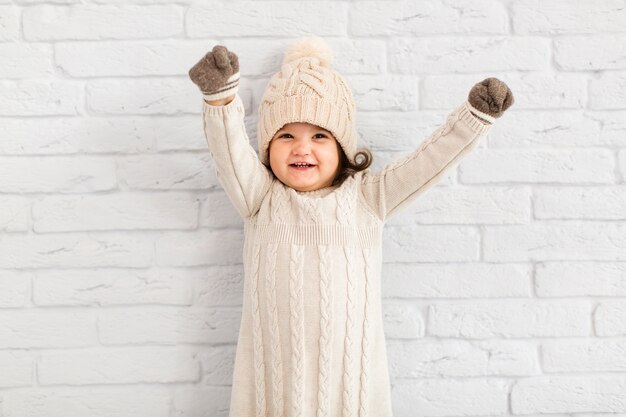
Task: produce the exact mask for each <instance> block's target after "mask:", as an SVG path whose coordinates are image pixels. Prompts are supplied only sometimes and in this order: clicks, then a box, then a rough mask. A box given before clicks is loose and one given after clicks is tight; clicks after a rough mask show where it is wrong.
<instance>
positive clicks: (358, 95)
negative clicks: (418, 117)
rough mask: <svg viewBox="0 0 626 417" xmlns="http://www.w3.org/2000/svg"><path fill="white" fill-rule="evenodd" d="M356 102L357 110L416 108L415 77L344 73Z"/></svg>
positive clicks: (416, 87)
mask: <svg viewBox="0 0 626 417" xmlns="http://www.w3.org/2000/svg"><path fill="white" fill-rule="evenodd" d="M344 78H345V79H346V82H347V83H348V84H349V85H350V87H351V89H352V94H353V95H354V100H355V102H356V103H357V112H361V111H382V110H400V111H412V110H416V109H417V104H418V83H417V78H416V77H410V76H404V75H395V74H394V75H378V76H371V75H346V76H345V77H344Z"/></svg>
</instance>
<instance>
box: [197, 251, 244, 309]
mask: <svg viewBox="0 0 626 417" xmlns="http://www.w3.org/2000/svg"><path fill="white" fill-rule="evenodd" d="M242 261H243V259H242ZM202 272H203V273H202V274H197V275H198V276H197V277H196V279H195V285H194V289H195V295H196V297H197V298H196V300H195V303H194V304H195V305H198V306H203V307H217V306H241V305H242V304H243V294H244V292H243V286H244V269H243V265H241V264H238V265H212V266H209V267H208V268H206V269H205V270H203V271H202Z"/></svg>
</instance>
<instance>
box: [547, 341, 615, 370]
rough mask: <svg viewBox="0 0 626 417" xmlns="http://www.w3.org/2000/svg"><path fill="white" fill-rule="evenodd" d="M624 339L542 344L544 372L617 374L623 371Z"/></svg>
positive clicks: (548, 342)
mask: <svg viewBox="0 0 626 417" xmlns="http://www.w3.org/2000/svg"><path fill="white" fill-rule="evenodd" d="M625 350H626V342H624V341H623V340H567V341H562V340H554V341H552V340H549V341H545V342H543V343H542V345H541V358H542V368H543V370H544V371H546V372H619V371H622V372H623V371H625V370H626V356H624V351H625Z"/></svg>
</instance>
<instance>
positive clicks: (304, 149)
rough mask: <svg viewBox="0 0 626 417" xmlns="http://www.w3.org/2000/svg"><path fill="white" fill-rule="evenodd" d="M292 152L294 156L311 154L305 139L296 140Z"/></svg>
mask: <svg viewBox="0 0 626 417" xmlns="http://www.w3.org/2000/svg"><path fill="white" fill-rule="evenodd" d="M292 151H293V153H294V154H295V155H308V154H309V153H310V152H311V144H310V143H309V141H308V140H306V139H296V140H295V142H294V145H293V149H292Z"/></svg>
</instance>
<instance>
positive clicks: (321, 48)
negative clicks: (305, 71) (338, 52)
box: [283, 36, 333, 68]
mask: <svg viewBox="0 0 626 417" xmlns="http://www.w3.org/2000/svg"><path fill="white" fill-rule="evenodd" d="M311 57H314V58H317V59H318V60H319V65H320V66H322V67H326V68H330V65H331V64H332V62H333V51H332V49H331V48H330V46H329V45H328V44H327V43H326V41H325V40H324V39H322V38H320V37H319V36H311V37H308V38H301V39H298V40H297V41H294V42H293V43H291V44H290V45H289V46H288V47H287V52H286V53H285V58H284V59H283V64H288V63H291V62H293V61H296V60H298V59H301V58H311Z"/></svg>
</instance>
